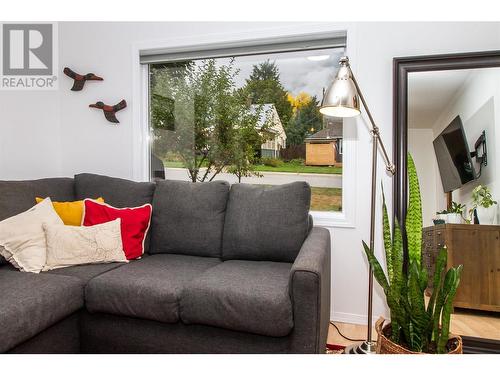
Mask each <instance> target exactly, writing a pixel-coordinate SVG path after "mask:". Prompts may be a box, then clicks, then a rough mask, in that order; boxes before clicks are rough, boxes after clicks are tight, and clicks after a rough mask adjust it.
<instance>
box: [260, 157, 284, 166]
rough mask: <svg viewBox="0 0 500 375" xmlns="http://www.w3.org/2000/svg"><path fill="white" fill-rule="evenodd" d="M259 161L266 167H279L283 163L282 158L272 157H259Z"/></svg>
mask: <svg viewBox="0 0 500 375" xmlns="http://www.w3.org/2000/svg"><path fill="white" fill-rule="evenodd" d="M260 162H261V163H262V164H264V165H265V166H268V167H281V166H282V165H283V161H282V160H280V159H274V158H261V159H260Z"/></svg>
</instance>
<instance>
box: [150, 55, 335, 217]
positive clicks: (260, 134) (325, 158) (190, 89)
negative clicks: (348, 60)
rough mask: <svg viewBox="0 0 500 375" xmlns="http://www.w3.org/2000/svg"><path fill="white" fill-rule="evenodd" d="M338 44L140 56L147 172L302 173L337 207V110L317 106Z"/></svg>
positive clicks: (317, 194) (199, 177) (317, 197)
mask: <svg viewBox="0 0 500 375" xmlns="http://www.w3.org/2000/svg"><path fill="white" fill-rule="evenodd" d="M343 54H344V47H339V46H334V47H330V48H324V47H323V48H320V49H317V48H316V49H305V50H304V49H301V50H293V51H281V50H280V52H266V53H256V54H234V55H231V56H223V57H204V56H201V57H200V58H196V57H190V58H189V59H179V58H176V59H172V61H169V60H168V56H167V58H166V59H165V60H164V61H154V62H150V63H148V67H149V124H150V133H151V137H150V139H151V163H150V166H151V178H153V179H154V178H167V179H178V180H185V181H192V182H203V181H213V180H226V181H228V182H230V183H239V182H243V183H250V184H264V185H278V184H284V183H288V182H292V181H307V182H308V183H309V184H310V185H311V188H312V201H311V210H312V211H342V166H343V163H342V156H343V152H342V138H343V123H342V119H336V118H325V117H324V116H322V115H321V114H320V113H319V106H320V104H321V100H322V97H323V90H324V88H325V87H326V86H327V85H328V83H329V82H331V80H332V79H333V77H334V76H335V74H336V68H337V62H338V59H339V57H340V56H342V55H343Z"/></svg>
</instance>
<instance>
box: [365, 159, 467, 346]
mask: <svg viewBox="0 0 500 375" xmlns="http://www.w3.org/2000/svg"><path fill="white" fill-rule="evenodd" d="M408 178H409V203H408V210H407V215H406V221H405V224H406V225H405V227H406V228H405V229H406V231H405V234H402V231H401V229H400V224H399V223H398V221H397V220H395V222H394V229H393V231H392V234H391V228H390V224H389V216H388V214H387V207H386V204H385V197H384V198H383V218H382V223H383V237H384V247H385V256H386V265H387V274H385V273H384V270H383V268H382V266H381V265H380V263H379V261H378V260H377V258H376V257H375V255H374V254H373V252H372V251H371V250H370V248H369V247H368V245H366V243H364V242H363V247H364V250H365V253H366V256H367V258H368V261H369V262H370V265H371V266H372V268H373V272H374V276H375V278H376V280H377V282H378V283H379V284H380V286H381V287H382V288H383V290H384V293H385V296H386V301H387V305H388V306H389V309H390V323H389V324H387V325H386V326H383V322H384V321H383V319H379V321H378V322H377V324H376V329H377V331H378V343H377V352H378V353H407V354H413V353H461V352H462V340H461V338H460V337H458V336H452V335H450V315H451V312H452V309H453V299H454V297H455V293H456V291H457V288H458V284H459V282H460V275H461V272H462V266H461V265H460V266H458V267H453V268H450V269H449V270H448V271H446V261H447V250H446V248H445V247H444V248H442V249H441V250H440V252H439V255H438V257H437V260H436V265H435V274H434V278H433V285H434V288H433V292H432V295H431V297H430V299H429V300H428V301H427V303H426V298H425V289H426V287H427V278H428V276H427V271H426V269H425V267H424V265H423V264H422V262H421V252H422V204H421V200H420V188H419V184H418V177H417V173H416V169H415V164H414V163H413V159H412V158H411V156H410V155H409V156H408ZM404 236H406V241H403V240H404V238H403V237H404ZM404 253H406V254H408V267H407V268H406V270H404V269H403V254H404Z"/></svg>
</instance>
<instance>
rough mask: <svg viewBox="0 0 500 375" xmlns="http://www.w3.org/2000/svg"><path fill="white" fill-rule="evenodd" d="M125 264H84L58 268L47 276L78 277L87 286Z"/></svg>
mask: <svg viewBox="0 0 500 375" xmlns="http://www.w3.org/2000/svg"><path fill="white" fill-rule="evenodd" d="M123 264H124V263H104V264H83V265H80V266H72V267H64V268H56V269H55V270H51V271H48V272H47V274H55V275H62V276H72V277H76V278H77V279H79V280H80V281H82V282H83V283H84V284H85V285H87V283H88V282H89V281H90V280H92V279H93V278H94V277H97V276H99V275H101V274H103V273H104V272H108V271H111V270H113V269H115V268H118V267H120V266H122V265H123Z"/></svg>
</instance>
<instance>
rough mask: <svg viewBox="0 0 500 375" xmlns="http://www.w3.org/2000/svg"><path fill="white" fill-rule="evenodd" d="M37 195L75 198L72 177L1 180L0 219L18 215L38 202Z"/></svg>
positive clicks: (56, 198)
mask: <svg viewBox="0 0 500 375" xmlns="http://www.w3.org/2000/svg"><path fill="white" fill-rule="evenodd" d="M36 197H50V198H51V200H54V201H55V200H57V201H72V200H74V199H75V189H74V181H73V179H72V178H44V179H41V180H29V181H0V220H4V219H7V218H8V217H11V216H14V215H17V214H19V213H21V212H24V211H26V210H28V209H29V208H31V207H33V206H34V205H35V204H36V201H35V198H36Z"/></svg>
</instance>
